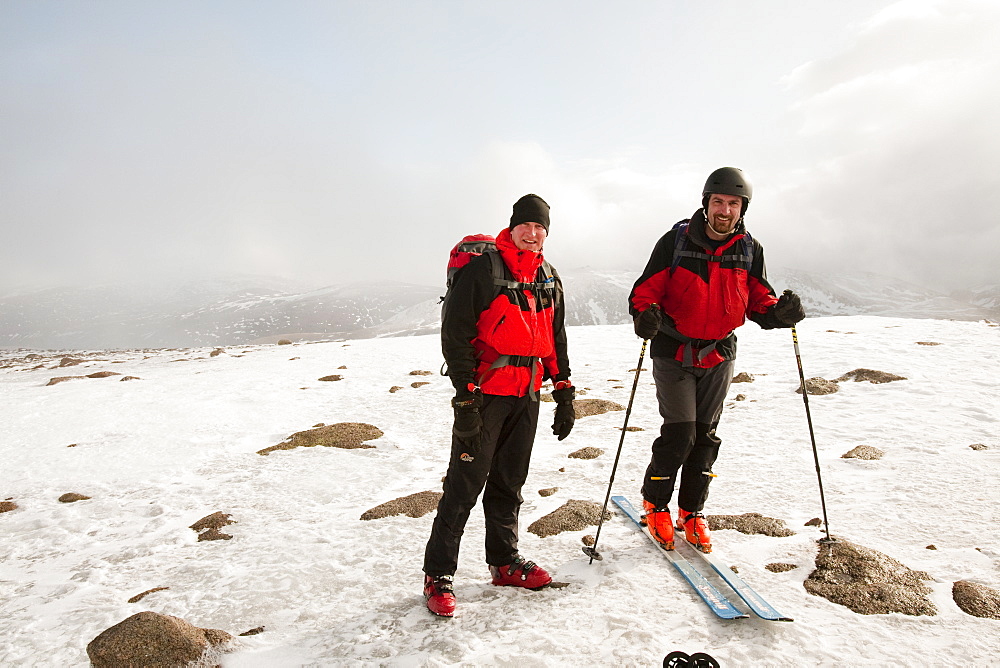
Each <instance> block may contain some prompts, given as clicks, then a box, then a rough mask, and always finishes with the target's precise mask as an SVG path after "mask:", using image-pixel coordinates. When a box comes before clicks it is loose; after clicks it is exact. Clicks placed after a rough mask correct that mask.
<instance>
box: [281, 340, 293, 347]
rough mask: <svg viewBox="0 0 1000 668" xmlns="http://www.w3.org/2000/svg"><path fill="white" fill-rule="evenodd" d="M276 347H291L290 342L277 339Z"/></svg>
mask: <svg viewBox="0 0 1000 668" xmlns="http://www.w3.org/2000/svg"><path fill="white" fill-rule="evenodd" d="M278 345H279V346H290V345H292V342H291V341H289V340H288V339H279V340H278Z"/></svg>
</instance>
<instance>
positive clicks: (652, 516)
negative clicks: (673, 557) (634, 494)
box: [642, 499, 674, 550]
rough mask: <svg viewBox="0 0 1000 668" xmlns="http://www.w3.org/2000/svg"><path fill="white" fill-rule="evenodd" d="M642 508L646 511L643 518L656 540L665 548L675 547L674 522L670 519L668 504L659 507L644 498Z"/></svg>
mask: <svg viewBox="0 0 1000 668" xmlns="http://www.w3.org/2000/svg"><path fill="white" fill-rule="evenodd" d="M642 509H643V511H645V513H646V514H645V515H643V520H644V521H645V523H646V526H647V527H648V528H649V533H650V534H652V536H653V538H655V539H656V542H657V543H659V544H660V545H662V546H663V549H665V550H672V549H674V522H673V520H672V519H670V509H669V508H667V507H666V506H663V507H662V508H657V507H656V506H654V505H653V504H652V503H650V502H649V501H646V500H645V499H643V500H642Z"/></svg>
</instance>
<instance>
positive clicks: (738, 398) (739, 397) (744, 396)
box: [733, 394, 747, 401]
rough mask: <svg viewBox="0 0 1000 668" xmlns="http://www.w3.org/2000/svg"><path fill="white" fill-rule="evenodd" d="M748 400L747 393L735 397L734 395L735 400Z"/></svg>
mask: <svg viewBox="0 0 1000 668" xmlns="http://www.w3.org/2000/svg"><path fill="white" fill-rule="evenodd" d="M746 400H747V395H745V394H737V395H736V396H735V397H733V401H746Z"/></svg>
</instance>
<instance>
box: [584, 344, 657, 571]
mask: <svg viewBox="0 0 1000 668" xmlns="http://www.w3.org/2000/svg"><path fill="white" fill-rule="evenodd" d="M647 343H649V339H643V340H642V351H640V353H639V364H638V365H637V366H636V368H635V380H633V381H632V394H630V395H629V398H628V408H627V409H626V410H625V424H623V425H622V437H621V438H620V439H619V440H618V454H616V455H615V463H614V465H613V466H612V467H611V480H609V481H608V493H607V494H605V495H604V508H602V509H601V518H600V520H598V523H597V535H596V536H594V544H593V546H587V545H584V546H583V553H584V554H586V555H587V556H589V557H590V563H591V564H592V563H594V559H597V560H598V561H602V560H603V559H604V557H602V556H601V555H600V553H598V551H597V541H599V540H600V539H601V527H602V526H604V513H606V512H608V499H610V498H611V485H613V484H614V482H615V471H617V470H618V459H619V458H620V457H621V456H622V445H624V443H625V430H626V428H627V427H628V417H629V415H631V414H632V402H633V401H634V400H635V389H636V387H638V386H639V373H640V372H641V371H642V359H643V358H644V357H645V356H646V344H647Z"/></svg>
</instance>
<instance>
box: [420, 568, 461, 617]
mask: <svg viewBox="0 0 1000 668" xmlns="http://www.w3.org/2000/svg"><path fill="white" fill-rule="evenodd" d="M424 598H425V599H426V600H427V609H428V610H430V611H431V612H433V613H434V614H435V615H437V616H438V617H453V616H454V615H455V589H454V587H453V585H452V576H451V575H438V576H435V577H431V576H430V575H425V576H424Z"/></svg>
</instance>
